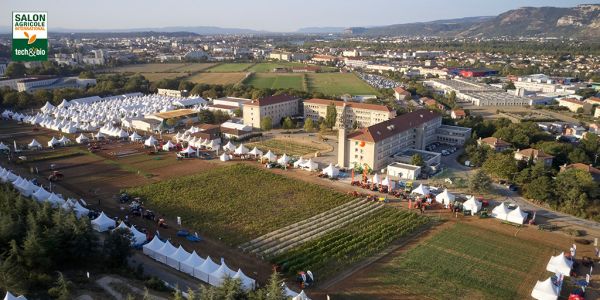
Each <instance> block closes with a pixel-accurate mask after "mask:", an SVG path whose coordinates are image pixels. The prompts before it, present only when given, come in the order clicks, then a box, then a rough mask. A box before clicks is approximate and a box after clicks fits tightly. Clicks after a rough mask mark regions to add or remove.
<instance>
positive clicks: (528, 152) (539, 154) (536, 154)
mask: <svg viewBox="0 0 600 300" xmlns="http://www.w3.org/2000/svg"><path fill="white" fill-rule="evenodd" d="M519 154H521V155H522V156H524V157H532V156H533V158H552V157H554V156H552V155H550V154H546V153H544V150H541V149H540V150H538V149H533V148H527V149H523V150H520V151H519Z"/></svg>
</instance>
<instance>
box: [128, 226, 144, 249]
mask: <svg viewBox="0 0 600 300" xmlns="http://www.w3.org/2000/svg"><path fill="white" fill-rule="evenodd" d="M129 230H130V231H131V235H132V236H131V243H132V244H133V245H141V244H143V243H145V242H146V239H147V237H146V234H145V233H143V232H141V231H139V230H137V228H135V226H133V225H131V227H129Z"/></svg>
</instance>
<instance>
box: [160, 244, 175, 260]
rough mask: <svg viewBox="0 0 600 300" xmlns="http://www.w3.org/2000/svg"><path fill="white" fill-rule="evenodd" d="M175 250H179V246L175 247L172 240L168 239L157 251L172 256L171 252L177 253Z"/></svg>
mask: <svg viewBox="0 0 600 300" xmlns="http://www.w3.org/2000/svg"><path fill="white" fill-rule="evenodd" d="M175 251H177V248H175V246H173V245H172V244H171V242H169V241H166V242H165V243H164V245H163V246H162V248H160V249H159V250H158V251H157V252H158V253H160V254H162V255H164V256H170V255H171V254H173V253H175Z"/></svg>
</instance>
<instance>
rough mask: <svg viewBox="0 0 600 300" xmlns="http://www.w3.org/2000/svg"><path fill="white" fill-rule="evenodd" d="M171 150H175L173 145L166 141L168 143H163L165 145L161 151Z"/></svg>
mask: <svg viewBox="0 0 600 300" xmlns="http://www.w3.org/2000/svg"><path fill="white" fill-rule="evenodd" d="M173 148H175V144H173V143H172V142H171V140H168V141H167V142H166V143H165V144H164V145H163V146H162V149H163V150H164V151H170V150H171V149H173Z"/></svg>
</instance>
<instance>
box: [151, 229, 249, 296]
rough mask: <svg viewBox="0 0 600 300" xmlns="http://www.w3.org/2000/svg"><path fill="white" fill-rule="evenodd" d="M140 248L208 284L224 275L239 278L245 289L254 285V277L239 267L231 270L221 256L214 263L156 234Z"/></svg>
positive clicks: (216, 284) (213, 283)
mask: <svg viewBox="0 0 600 300" xmlns="http://www.w3.org/2000/svg"><path fill="white" fill-rule="evenodd" d="M142 249H143V252H144V254H146V255H148V256H150V257H152V258H153V259H154V260H156V261H159V262H161V263H163V264H166V265H168V266H170V267H172V268H174V269H176V270H178V271H181V272H184V273H187V274H189V275H191V276H194V277H196V278H198V279H200V280H202V281H204V282H206V283H208V284H210V285H213V286H218V285H221V283H222V282H223V280H224V279H225V278H226V277H231V278H239V279H240V281H241V282H242V286H243V287H244V288H245V289H247V290H253V289H254V288H255V287H256V281H255V280H254V279H252V278H250V277H248V276H247V275H246V274H244V272H242V270H241V269H238V270H237V271H234V270H232V269H231V268H230V267H229V266H227V264H226V263H225V260H224V259H223V258H221V261H220V263H216V262H214V261H213V260H212V258H211V257H210V256H207V257H206V258H202V257H200V256H199V255H198V254H197V253H196V251H193V252H192V253H190V252H188V251H186V250H185V249H184V248H183V247H182V246H179V247H178V248H176V247H175V246H173V245H172V244H171V242H169V241H168V240H167V241H165V242H163V241H162V240H160V239H159V238H158V236H154V238H153V239H152V241H150V242H149V243H147V244H145V245H144V246H143V247H142Z"/></svg>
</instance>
